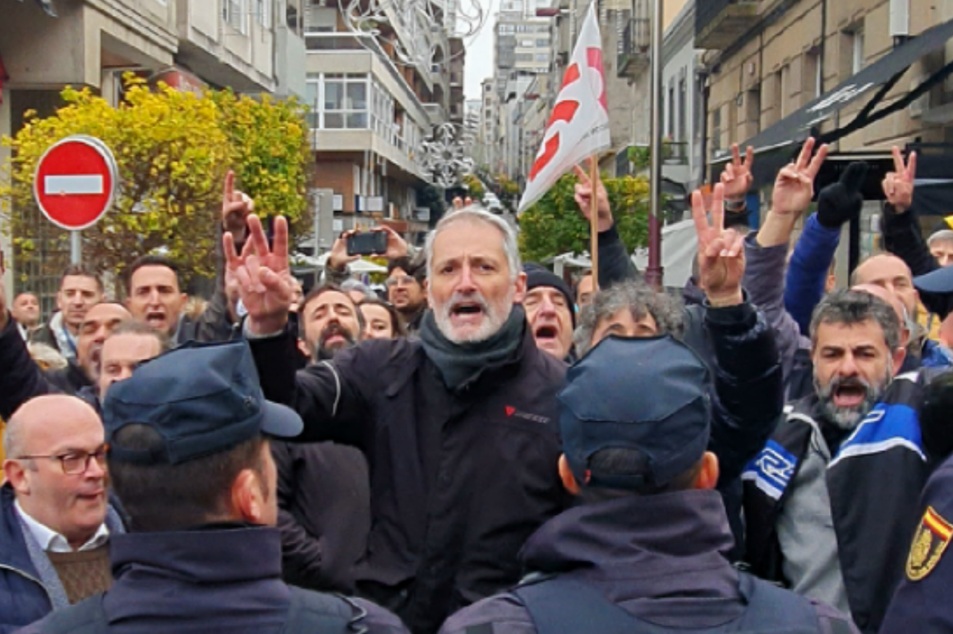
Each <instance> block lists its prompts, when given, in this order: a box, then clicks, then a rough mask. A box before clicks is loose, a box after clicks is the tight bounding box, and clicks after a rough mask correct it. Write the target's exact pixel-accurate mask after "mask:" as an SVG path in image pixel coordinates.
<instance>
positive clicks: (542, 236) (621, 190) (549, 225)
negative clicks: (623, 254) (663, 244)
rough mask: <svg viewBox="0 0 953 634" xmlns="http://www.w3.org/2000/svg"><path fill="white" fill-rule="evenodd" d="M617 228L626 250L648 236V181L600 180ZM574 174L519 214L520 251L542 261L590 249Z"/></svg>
mask: <svg viewBox="0 0 953 634" xmlns="http://www.w3.org/2000/svg"><path fill="white" fill-rule="evenodd" d="M602 182H603V184H604V185H605V187H606V192H607V193H608V194H609V204H610V205H611V207H612V213H613V215H614V216H615V222H616V227H617V228H618V230H619V234H620V235H621V237H622V241H623V242H624V243H625V245H626V246H627V247H628V248H629V249H635V248H636V247H640V246H644V245H645V244H646V242H647V239H648V210H649V201H648V199H649V183H648V180H646V179H645V178H644V177H641V176H624V177H622V178H606V179H603V181H602ZM575 184H576V177H575V176H574V175H572V174H567V175H566V176H563V177H562V178H560V179H559V180H558V181H557V182H556V184H555V185H553V187H552V188H550V190H549V191H548V192H547V193H546V195H545V196H543V197H542V198H541V199H540V200H539V201H538V202H537V203H536V204H534V205H532V206H531V207H529V208H528V209H527V210H526V211H524V212H523V213H522V214H521V215H520V217H519V224H520V234H519V245H520V254H521V255H522V257H523V260H524V261H525V262H544V261H546V260H548V259H549V258H552V257H553V256H556V255H559V254H560V253H567V252H574V253H582V252H583V251H589V222H588V221H587V220H586V219H585V218H584V217H583V216H582V214H580V213H579V207H578V205H576V200H575V198H574V185H575Z"/></svg>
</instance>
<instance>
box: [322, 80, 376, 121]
mask: <svg viewBox="0 0 953 634" xmlns="http://www.w3.org/2000/svg"><path fill="white" fill-rule="evenodd" d="M367 92H368V91H367V75H363V74H361V75H344V74H339V73H327V74H325V75H324V96H323V98H322V105H323V107H322V115H323V121H322V125H321V127H322V128H323V129H325V130H341V129H349V130H350V129H366V128H367V127H368V120H367V114H368V99H367V97H368V95H367Z"/></svg>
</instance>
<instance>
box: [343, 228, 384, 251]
mask: <svg viewBox="0 0 953 634" xmlns="http://www.w3.org/2000/svg"><path fill="white" fill-rule="evenodd" d="M386 251H387V233H386V232H384V231H367V232H364V233H352V234H351V235H349V236H348V237H347V254H348V255H374V254H378V253H385V252H386Z"/></svg>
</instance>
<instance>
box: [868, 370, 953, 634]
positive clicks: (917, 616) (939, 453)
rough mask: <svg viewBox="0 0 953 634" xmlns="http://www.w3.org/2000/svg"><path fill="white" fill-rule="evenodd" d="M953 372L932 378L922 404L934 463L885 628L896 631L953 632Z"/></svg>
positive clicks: (926, 438)
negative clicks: (952, 552) (952, 599)
mask: <svg viewBox="0 0 953 634" xmlns="http://www.w3.org/2000/svg"><path fill="white" fill-rule="evenodd" d="M951 411H953V374H950V373H947V374H943V375H941V376H939V377H938V378H936V379H935V380H933V381H932V382H931V383H930V384H929V385H928V386H927V388H926V390H925V392H924V395H923V403H922V405H921V407H920V427H921V429H922V433H923V447H924V450H925V451H926V452H927V456H928V458H929V459H930V461H931V462H932V463H934V464H937V463H939V465H940V466H939V467H937V469H936V471H934V472H933V475H931V476H930V479H929V480H928V481H927V484H926V486H925V487H924V488H923V494H922V496H921V500H920V502H921V507H922V515H921V516H920V518H919V524H918V525H917V529H916V532H915V533H914V535H913V540H912V542H911V544H910V552H909V554H908V555H907V563H906V567H905V570H904V575H903V580H902V581H901V582H900V586H899V587H898V588H897V591H896V592H895V593H894V596H893V600H892V601H891V602H890V607H889V608H888V609H887V614H886V616H885V617H884V622H883V624H882V625H881V627H880V632H881V633H882V634H888V633H893V632H904V633H905V632H931V633H933V632H953V605H951V603H950V599H949V591H950V584H951V583H953V555H950V554H947V553H946V550H947V546H948V545H949V543H950V539H951V538H953V455H951V454H953V426H951V425H950V421H949V415H950V412H951Z"/></svg>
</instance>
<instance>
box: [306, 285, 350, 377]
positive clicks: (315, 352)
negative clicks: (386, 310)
mask: <svg viewBox="0 0 953 634" xmlns="http://www.w3.org/2000/svg"><path fill="white" fill-rule="evenodd" d="M363 320H364V317H363V316H362V315H361V311H359V310H358V309H357V306H356V305H355V304H354V300H353V299H351V296H350V295H348V294H347V293H346V292H344V291H343V290H342V289H341V288H340V287H338V286H334V285H333V284H325V285H324V286H319V287H317V288H313V289H311V291H309V292H308V294H307V296H305V298H304V300H303V301H302V302H301V307H300V308H299V309H298V326H299V328H300V331H301V332H300V336H301V339H303V340H304V344H305V347H306V348H307V350H308V354H309V356H310V357H311V359H312V360H313V361H324V360H325V359H330V358H331V357H333V356H334V353H335V352H337V351H338V350H340V349H342V348H349V347H350V346H353V345H354V344H355V343H357V341H358V339H360V336H361V331H362V330H363V329H364V323H363Z"/></svg>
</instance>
